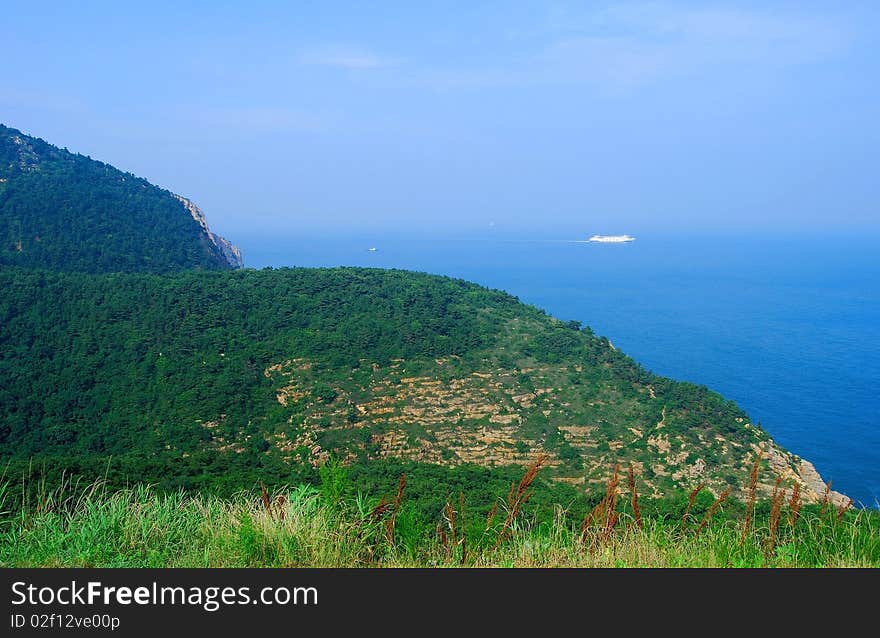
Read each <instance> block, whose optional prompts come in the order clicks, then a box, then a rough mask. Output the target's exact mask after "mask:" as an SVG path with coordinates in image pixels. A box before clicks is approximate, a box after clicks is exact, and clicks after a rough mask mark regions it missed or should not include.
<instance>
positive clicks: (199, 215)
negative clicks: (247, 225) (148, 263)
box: [174, 194, 244, 269]
mask: <svg viewBox="0 0 880 638" xmlns="http://www.w3.org/2000/svg"><path fill="white" fill-rule="evenodd" d="M174 197H175V198H176V199H177V200H178V201H179V202H180V203H181V204H183V207H184V209H186V212H188V213H189V214H190V215H192V218H193V219H194V220H196V222H198V224H199V226H201V228H202V230H204V231H205V234H206V235H207V236H208V239H210V240H211V242H212V243H213V244H214V246H216V247H217V250H219V251H220V254H221V255H222V256H223V258H224V259H225V260H226V262H227V263H228V264H229V265H230V267H232V268H234V269H238V268H244V259H242V256H241V251H240V250H239V249H238V247H237V246H236V245H235V244H233V243H232V242H230V241H229V240H228V239H225V238H223V237H221V236H220V235H217V234H215V233H214V232H212V231H211V228H210V227H209V226H208V220H207V219H206V218H205V213H204V212H203V211H202V209H201V208H199V207H198V206H197V205H196V204H195V202H193V201H192V200H190V199H187V198H186V197H183V196H182V195H177V194H175V195H174Z"/></svg>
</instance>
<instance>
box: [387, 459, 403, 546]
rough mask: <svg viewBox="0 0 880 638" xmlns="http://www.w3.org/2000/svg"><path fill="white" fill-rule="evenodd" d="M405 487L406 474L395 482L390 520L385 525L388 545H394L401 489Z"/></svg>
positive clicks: (401, 496) (401, 498) (401, 497)
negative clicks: (395, 488)
mask: <svg viewBox="0 0 880 638" xmlns="http://www.w3.org/2000/svg"><path fill="white" fill-rule="evenodd" d="M405 487H406V473H405V472H404V473H403V474H401V475H400V480H399V481H398V482H397V495H396V496H395V497H394V503H393V504H392V509H391V518H389V519H388V521H386V523H385V538H386V540H387V541H388V544H389V545H394V525H395V523H396V522H397V513H398V512H399V511H400V503H401V502H402V501H403V489H404V488H405Z"/></svg>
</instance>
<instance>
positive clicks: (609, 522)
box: [599, 463, 620, 545]
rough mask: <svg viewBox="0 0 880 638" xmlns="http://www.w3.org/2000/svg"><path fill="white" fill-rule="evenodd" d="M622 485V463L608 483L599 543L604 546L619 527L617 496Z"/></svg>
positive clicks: (616, 465) (617, 464) (616, 464)
mask: <svg viewBox="0 0 880 638" xmlns="http://www.w3.org/2000/svg"><path fill="white" fill-rule="evenodd" d="M619 485H620V463H615V464H614V473H613V474H612V475H611V480H610V481H608V490H607V491H606V493H605V501H606V506H605V525H604V527H603V528H602V533H601V534H600V536H599V542H600V543H601V544H602V545H605V544H607V543H608V541H609V540H610V538H611V534H612V532H613V531H614V526H615V525H617V519H618V518H619V515H618V513H617V496H618V490H617V488H618V486H619Z"/></svg>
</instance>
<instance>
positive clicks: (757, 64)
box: [430, 3, 855, 90]
mask: <svg viewBox="0 0 880 638" xmlns="http://www.w3.org/2000/svg"><path fill="white" fill-rule="evenodd" d="M550 22H551V24H552V27H549V28H548V27H546V25H545V27H544V28H541V29H536V30H535V32H534V34H533V38H532V50H531V51H530V52H523V53H524V55H520V56H519V57H518V58H516V59H510V60H509V64H506V65H503V66H494V67H483V68H480V67H476V68H474V67H471V68H459V69H441V70H435V71H434V72H432V73H431V74H430V77H431V80H432V83H433V84H434V85H435V86H437V87H438V88H454V87H479V86H483V87H497V86H505V85H507V86H525V85H540V84H548V83H551V84H580V83H590V84H594V85H596V86H597V87H600V88H608V89H612V90H616V89H620V88H627V87H636V86H639V85H642V84H645V83H648V82H651V81H656V80H665V79H668V78H674V77H681V76H687V75H692V74H696V73H701V72H709V73H712V72H716V73H718V74H719V75H727V76H730V75H731V74H732V73H737V72H738V71H743V72H750V71H751V70H754V69H756V68H761V69H770V70H773V69H777V70H778V69H784V68H787V67H790V66H794V65H798V64H809V63H813V62H819V61H823V60H826V59H831V58H833V57H835V56H837V55H839V54H840V53H842V52H844V51H845V50H846V49H847V47H848V46H849V45H850V43H851V41H852V40H853V39H854V31H855V29H854V27H853V25H851V24H848V23H847V21H846V19H845V17H844V16H841V15H818V14H809V13H805V12H800V11H799V12H790V11H789V12H782V11H776V10H771V9H762V10H748V9H742V8H712V9H709V8H682V7H681V6H676V5H673V4H669V3H638V4H631V3H630V4H615V5H611V6H609V7H607V8H605V9H601V10H595V11H592V12H591V13H588V14H583V15H580V16H574V15H571V14H570V13H567V14H566V15H565V20H561V19H559V18H558V17H557V18H554V19H552V20H551V21H550Z"/></svg>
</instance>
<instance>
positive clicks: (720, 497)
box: [696, 487, 733, 536]
mask: <svg viewBox="0 0 880 638" xmlns="http://www.w3.org/2000/svg"><path fill="white" fill-rule="evenodd" d="M732 491H733V488H730V487H728V488H727V489H726V490H724V491H723V492H721V494H719V495H718V498H716V499H715V502H714V503H712V506H711V507H710V508H709V511H708V512H706V515H705V516H704V517H703V520H702V521H700V525H699V527H697V532H696V535H697V536H699V535H700V532H702V531H703V529H704V528H705V527H706V526H707V525H708V524H709V521H710V520H711V519H712V516H714V515H715V512H717V511H718V508H719V507H721V504H722V503H723V502H724V501H726V500H727V497H728V496H730V493H731V492H732Z"/></svg>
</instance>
